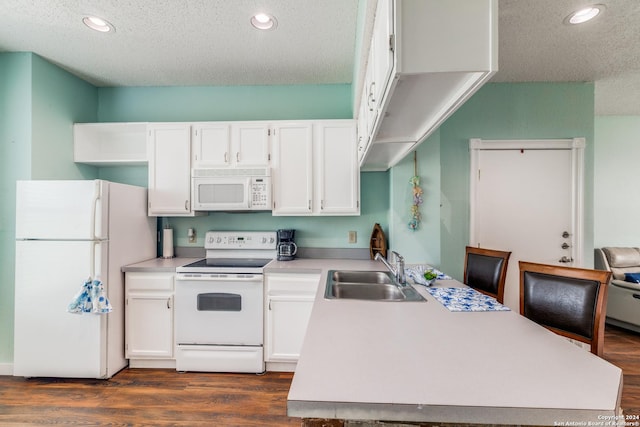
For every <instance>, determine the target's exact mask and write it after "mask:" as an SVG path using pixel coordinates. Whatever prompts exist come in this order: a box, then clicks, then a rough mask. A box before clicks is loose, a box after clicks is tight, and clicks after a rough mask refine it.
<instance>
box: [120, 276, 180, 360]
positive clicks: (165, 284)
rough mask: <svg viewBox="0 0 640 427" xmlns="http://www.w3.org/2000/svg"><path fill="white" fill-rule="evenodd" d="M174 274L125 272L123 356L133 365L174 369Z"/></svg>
mask: <svg viewBox="0 0 640 427" xmlns="http://www.w3.org/2000/svg"><path fill="white" fill-rule="evenodd" d="M174 279H175V274H174V273H172V272H171V273H166V272H149V273H147V272H127V273H125V288H126V300H125V301H126V308H125V357H126V358H127V359H129V366H130V367H132V368H145V367H146V368H175V359H174V348H175V340H174V317H173V300H174Z"/></svg>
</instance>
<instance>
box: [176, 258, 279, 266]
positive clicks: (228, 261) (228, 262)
mask: <svg viewBox="0 0 640 427" xmlns="http://www.w3.org/2000/svg"><path fill="white" fill-rule="evenodd" d="M270 261H272V260H271V259H270V258H205V259H201V260H200V261H196V262H193V263H191V264H187V265H185V266H184V267H211V268H262V267H264V266H265V265H267V264H269V262H270Z"/></svg>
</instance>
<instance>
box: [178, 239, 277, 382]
mask: <svg viewBox="0 0 640 427" xmlns="http://www.w3.org/2000/svg"><path fill="white" fill-rule="evenodd" d="M276 244H277V237H276V233H275V232H271V231H260V232H247V231H238V232H236V231H208V232H207V233H206V235H205V246H204V247H205V249H206V258H205V259H202V260H199V261H197V262H194V263H191V264H188V265H185V266H182V267H178V268H177V269H176V273H177V274H176V301H175V324H176V343H177V353H176V369H177V370H178V371H201V372H252V373H260V372H264V370H265V367H264V354H263V318H264V315H263V304H264V299H263V298H264V296H263V294H264V283H263V269H264V267H265V266H266V265H267V264H268V263H269V262H271V261H272V260H274V259H275V258H276V255H277V253H276Z"/></svg>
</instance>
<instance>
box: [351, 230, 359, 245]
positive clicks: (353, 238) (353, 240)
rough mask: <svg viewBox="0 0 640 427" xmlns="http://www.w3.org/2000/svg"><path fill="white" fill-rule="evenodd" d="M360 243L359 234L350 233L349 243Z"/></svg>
mask: <svg viewBox="0 0 640 427" xmlns="http://www.w3.org/2000/svg"><path fill="white" fill-rule="evenodd" d="M357 241H358V233H356V232H355V231H350V232H349V243H355V242H357Z"/></svg>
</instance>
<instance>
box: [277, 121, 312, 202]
mask: <svg viewBox="0 0 640 427" xmlns="http://www.w3.org/2000/svg"><path fill="white" fill-rule="evenodd" d="M311 129H312V128H311V124H310V123H299V124H290V125H286V124H282V125H279V126H276V127H275V128H274V132H275V136H274V137H275V143H274V165H273V167H274V169H273V180H272V181H273V215H309V214H311V210H312V192H313V166H312V159H313V144H312V142H313V141H312V130H311Z"/></svg>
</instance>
